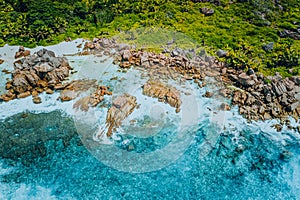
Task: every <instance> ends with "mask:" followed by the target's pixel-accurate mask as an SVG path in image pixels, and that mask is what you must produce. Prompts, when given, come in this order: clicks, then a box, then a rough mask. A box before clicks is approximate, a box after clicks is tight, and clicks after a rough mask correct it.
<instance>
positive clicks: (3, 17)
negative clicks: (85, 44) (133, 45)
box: [0, 0, 300, 76]
mask: <svg viewBox="0 0 300 200" xmlns="http://www.w3.org/2000/svg"><path fill="white" fill-rule="evenodd" d="M203 7H207V8H212V9H214V14H213V15H211V16H205V15H204V14H202V13H201V12H200V11H199V10H200V9H201V8H203ZM299 8H300V2H299V1H298V0H277V1H273V0H232V1H229V0H194V1H191V0H143V1H136V0H0V21H1V23H0V45H4V44H5V43H9V44H18V45H20V44H23V45H25V46H29V47H32V46H35V45H48V44H53V43H57V42H59V41H62V40H64V39H65V38H67V37H71V38H76V37H85V38H93V37H95V36H101V35H106V36H113V35H115V34H118V33H119V32H124V31H128V30H134V29H137V28H140V27H152V26H157V27H161V28H166V29H170V30H176V31H179V32H181V33H184V34H186V35H188V36H189V37H191V38H193V39H194V40H195V41H196V42H198V43H199V45H201V46H203V47H204V48H205V49H206V50H207V51H208V52H209V53H211V54H214V52H215V51H216V50H218V49H224V50H227V51H228V52H229V55H228V57H226V58H222V60H223V61H226V62H227V64H228V65H229V66H231V67H237V68H245V69H247V68H249V67H251V68H254V69H255V70H257V71H261V72H263V73H265V74H273V73H274V72H275V71H279V72H281V73H282V74H283V75H284V76H290V75H297V74H299V73H300V62H299V59H300V58H299V55H300V42H299V40H296V39H297V38H293V37H291V38H290V37H288V36H282V35H281V37H280V32H281V31H283V30H288V31H290V32H292V33H298V34H300V9H299Z"/></svg>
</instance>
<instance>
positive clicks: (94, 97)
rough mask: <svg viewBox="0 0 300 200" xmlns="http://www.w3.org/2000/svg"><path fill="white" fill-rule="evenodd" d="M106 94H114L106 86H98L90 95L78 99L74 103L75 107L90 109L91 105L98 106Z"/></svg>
mask: <svg viewBox="0 0 300 200" xmlns="http://www.w3.org/2000/svg"><path fill="white" fill-rule="evenodd" d="M104 95H112V92H110V91H108V88H107V87H106V86H97V88H96V90H95V91H94V92H92V93H91V94H90V95H87V96H84V97H82V98H80V99H79V100H77V101H76V102H75V104H74V105H73V107H74V108H77V109H81V110H82V111H88V110H89V108H90V107H96V106H97V105H98V104H99V103H101V102H102V101H103V100H104Z"/></svg>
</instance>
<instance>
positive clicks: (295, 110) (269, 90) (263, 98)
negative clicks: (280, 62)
mask: <svg viewBox="0 0 300 200" xmlns="http://www.w3.org/2000/svg"><path fill="white" fill-rule="evenodd" d="M227 75H228V77H229V78H230V79H232V80H233V81H234V84H235V85H236V86H238V87H239V88H240V89H241V90H236V91H234V92H233V96H232V103H233V104H237V105H239V112H240V114H242V115H244V116H245V117H246V118H247V119H251V120H266V119H271V118H279V119H285V118H286V117H287V116H288V115H291V116H293V117H294V118H295V119H296V120H298V118H299V116H300V84H299V77H291V78H285V79H283V78H282V77H281V76H280V75H279V74H277V75H276V76H273V77H263V76H261V75H260V76H257V75H256V74H255V73H253V74H251V75H249V73H248V74H246V73H244V72H236V71H235V70H227ZM268 82H269V83H268Z"/></svg>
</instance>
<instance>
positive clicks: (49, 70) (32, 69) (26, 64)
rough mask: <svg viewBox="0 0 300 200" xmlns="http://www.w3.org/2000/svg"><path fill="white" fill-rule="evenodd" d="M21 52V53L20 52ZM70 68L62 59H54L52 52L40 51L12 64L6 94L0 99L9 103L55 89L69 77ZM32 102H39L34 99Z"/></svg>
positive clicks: (64, 59)
mask: <svg viewBox="0 0 300 200" xmlns="http://www.w3.org/2000/svg"><path fill="white" fill-rule="evenodd" d="M21 52H22V51H21ZM70 69H71V67H70V65H69V63H68V61H67V59H66V58H64V57H56V56H55V54H54V52H52V51H49V50H46V49H41V50H39V51H38V52H36V53H34V54H33V55H31V56H26V57H24V58H21V59H19V60H17V61H15V62H14V71H13V72H12V80H11V81H8V82H7V83H6V89H7V90H8V92H7V93H6V94H3V95H1V96H0V99H2V100H4V101H9V100H12V99H15V98H24V97H27V96H30V95H32V96H33V97H35V96H37V94H38V93H41V92H43V91H48V93H51V90H53V89H55V87H56V85H58V84H60V83H61V82H62V81H64V80H65V79H66V78H67V77H68V76H69V71H70ZM34 102H39V101H38V99H37V98H36V99H35V100H34Z"/></svg>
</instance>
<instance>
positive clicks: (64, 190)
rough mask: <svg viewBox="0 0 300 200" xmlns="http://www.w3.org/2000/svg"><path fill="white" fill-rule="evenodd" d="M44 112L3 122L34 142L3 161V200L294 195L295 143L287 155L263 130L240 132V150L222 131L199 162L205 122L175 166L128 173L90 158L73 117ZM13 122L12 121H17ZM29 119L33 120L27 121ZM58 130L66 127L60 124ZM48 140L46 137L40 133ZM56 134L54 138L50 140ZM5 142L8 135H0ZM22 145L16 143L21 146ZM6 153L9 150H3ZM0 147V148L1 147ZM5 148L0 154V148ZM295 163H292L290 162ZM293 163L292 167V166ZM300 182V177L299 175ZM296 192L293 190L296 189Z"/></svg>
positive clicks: (9, 129)
mask: <svg viewBox="0 0 300 200" xmlns="http://www.w3.org/2000/svg"><path fill="white" fill-rule="evenodd" d="M60 115H61V113H60V112H57V111H55V112H51V113H48V114H30V113H27V114H26V116H24V115H22V114H18V115H15V116H12V117H10V118H8V119H6V120H5V121H3V122H2V123H1V130H0V131H1V133H2V135H11V134H13V133H14V134H19V137H23V139H24V140H22V141H24V142H23V143H24V144H25V143H26V142H28V141H26V138H27V139H28V138H29V139H30V138H31V136H30V134H31V133H32V132H35V134H36V135H40V138H39V139H38V141H36V142H35V144H39V145H33V146H34V147H28V146H30V145H28V144H27V145H26V146H23V147H24V148H23V154H19V156H17V157H9V156H7V157H9V158H5V159H4V158H3V159H1V164H2V166H1V171H0V172H1V176H0V180H1V185H0V186H1V187H0V188H1V189H0V193H1V195H0V197H1V199H297V198H298V199H299V197H300V196H297V195H299V191H296V190H295V189H297V188H299V182H298V183H297V182H295V181H294V180H296V181H297V178H296V177H297V175H299V172H297V171H296V172H295V169H297V166H296V165H298V166H300V159H299V157H300V156H299V155H300V153H299V146H297V145H295V144H293V143H291V144H289V147H288V150H290V151H291V152H292V153H293V155H294V156H293V157H292V158H290V159H288V160H284V159H283V157H282V156H281V152H282V149H280V148H281V147H279V146H277V145H276V144H274V142H272V141H270V140H269V139H268V138H267V137H265V136H264V134H251V133H250V132H247V130H244V133H243V134H244V137H245V140H244V142H243V145H244V146H245V150H244V151H243V152H241V153H238V152H237V151H235V149H234V144H233V141H234V140H232V137H231V136H230V135H225V134H224V135H222V134H221V136H220V138H219V139H218V142H217V145H216V147H215V148H214V149H213V150H212V151H211V152H210V154H209V155H208V156H206V157H205V158H204V159H199V145H200V144H201V143H202V142H203V139H204V136H205V131H204V130H205V128H206V126H205V125H203V124H202V125H199V129H198V130H197V133H196V136H195V138H194V139H193V141H192V143H191V145H190V147H189V148H188V149H187V151H186V152H185V153H184V155H183V156H181V157H180V158H179V159H178V160H177V161H175V162H174V163H173V164H171V165H169V166H167V167H166V168H163V169H161V170H159V171H153V172H149V173H141V174H133V173H126V172H120V171H117V170H114V169H112V168H109V167H107V166H105V165H103V164H102V163H101V162H99V161H98V160H97V159H95V158H94V157H93V156H92V155H91V154H90V153H89V152H88V151H87V149H86V148H85V147H84V146H83V145H82V144H81V140H80V138H79V136H78V135H77V134H76V129H75V127H74V124H73V123H72V120H70V119H69V118H68V117H59V116H60ZM14 122H17V123H14ZM30 122H34V123H31V124H28V123H30ZM60 127H63V128H60ZM45 137H49V138H48V139H49V140H47V141H45V142H43V138H45ZM51 138H54V139H51ZM4 140H5V141H6V142H4V143H10V142H12V141H13V138H8V139H7V138H6V139H5V138H3V137H2V138H1V141H4ZM23 143H22V142H20V143H19V144H18V145H19V146H22V144H23ZM6 150H7V149H6ZM6 150H5V149H3V145H2V149H1V151H4V152H5V151H6ZM2 153H3V152H2ZM293 165H295V166H293ZM295 167H296V168H295ZM298 180H299V179H298ZM296 192H298V193H296Z"/></svg>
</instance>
